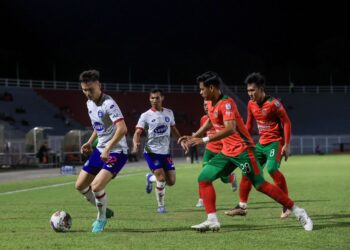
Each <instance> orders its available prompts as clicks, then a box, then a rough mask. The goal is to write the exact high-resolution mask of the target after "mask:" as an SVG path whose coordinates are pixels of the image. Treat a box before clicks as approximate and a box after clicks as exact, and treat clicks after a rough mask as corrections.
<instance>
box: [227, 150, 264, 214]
mask: <svg viewBox="0 0 350 250" xmlns="http://www.w3.org/2000/svg"><path fill="white" fill-rule="evenodd" d="M255 155H256V158H257V160H258V161H259V163H260V166H263V164H264V163H265V162H266V156H265V154H264V151H263V147H262V146H261V145H260V144H259V143H258V144H257V145H256V149H255ZM251 190H252V183H251V182H250V181H249V179H248V177H247V176H245V175H244V174H242V179H241V182H240V183H239V203H238V204H237V205H236V206H235V207H234V208H232V209H231V210H228V211H225V214H226V215H228V216H236V215H240V216H246V215H247V213H248V209H247V208H248V198H249V194H250V191H251Z"/></svg>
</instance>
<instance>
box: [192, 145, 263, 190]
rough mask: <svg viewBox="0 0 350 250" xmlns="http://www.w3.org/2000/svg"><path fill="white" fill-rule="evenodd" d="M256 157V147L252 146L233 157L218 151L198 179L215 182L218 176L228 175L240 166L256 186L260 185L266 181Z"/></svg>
mask: <svg viewBox="0 0 350 250" xmlns="http://www.w3.org/2000/svg"><path fill="white" fill-rule="evenodd" d="M255 157H256V156H255V149H252V148H248V149H246V150H245V151H243V152H242V153H241V154H240V155H237V156H231V157H230V156H225V155H224V154H222V153H218V154H216V155H215V156H214V157H213V158H212V159H211V160H210V161H209V162H208V164H207V165H205V166H204V168H203V169H202V171H201V172H200V174H199V176H198V181H199V182H200V181H210V182H213V181H215V180H216V179H217V178H220V177H223V176H228V175H229V174H230V173H231V172H232V171H233V170H235V169H236V168H237V167H238V168H240V169H241V170H242V173H243V175H245V176H247V177H248V179H249V180H250V181H251V183H252V184H253V185H254V187H259V186H260V185H261V184H262V183H263V182H265V179H264V175H263V171H262V167H261V166H260V164H259V162H258V161H257V160H256V158H255Z"/></svg>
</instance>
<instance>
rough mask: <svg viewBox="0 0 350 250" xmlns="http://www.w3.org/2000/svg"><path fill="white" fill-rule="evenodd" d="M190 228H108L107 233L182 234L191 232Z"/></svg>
mask: <svg viewBox="0 0 350 250" xmlns="http://www.w3.org/2000/svg"><path fill="white" fill-rule="evenodd" d="M191 230H193V229H191V228H190V227H189V226H188V227H170V228H169V227H168V228H140V229H137V228H106V230H105V231H106V232H115V233H161V232H181V231H191Z"/></svg>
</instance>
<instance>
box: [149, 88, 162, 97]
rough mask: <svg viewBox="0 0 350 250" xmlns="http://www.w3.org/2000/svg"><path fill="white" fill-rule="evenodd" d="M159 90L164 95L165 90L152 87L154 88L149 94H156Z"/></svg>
mask: <svg viewBox="0 0 350 250" xmlns="http://www.w3.org/2000/svg"><path fill="white" fill-rule="evenodd" d="M158 92H159V93H160V95H161V96H163V90H161V89H158V88H154V89H152V90H151V91H150V92H149V94H155V93H158Z"/></svg>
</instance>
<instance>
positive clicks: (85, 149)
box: [80, 130, 97, 154]
mask: <svg viewBox="0 0 350 250" xmlns="http://www.w3.org/2000/svg"><path fill="white" fill-rule="evenodd" d="M96 138H97V133H96V130H94V132H92V134H91V136H90V138H89V140H88V141H87V142H85V143H84V144H83V145H82V146H81V148H80V153H81V154H88V153H90V152H91V151H92V143H93V142H94V141H95V140H96Z"/></svg>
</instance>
